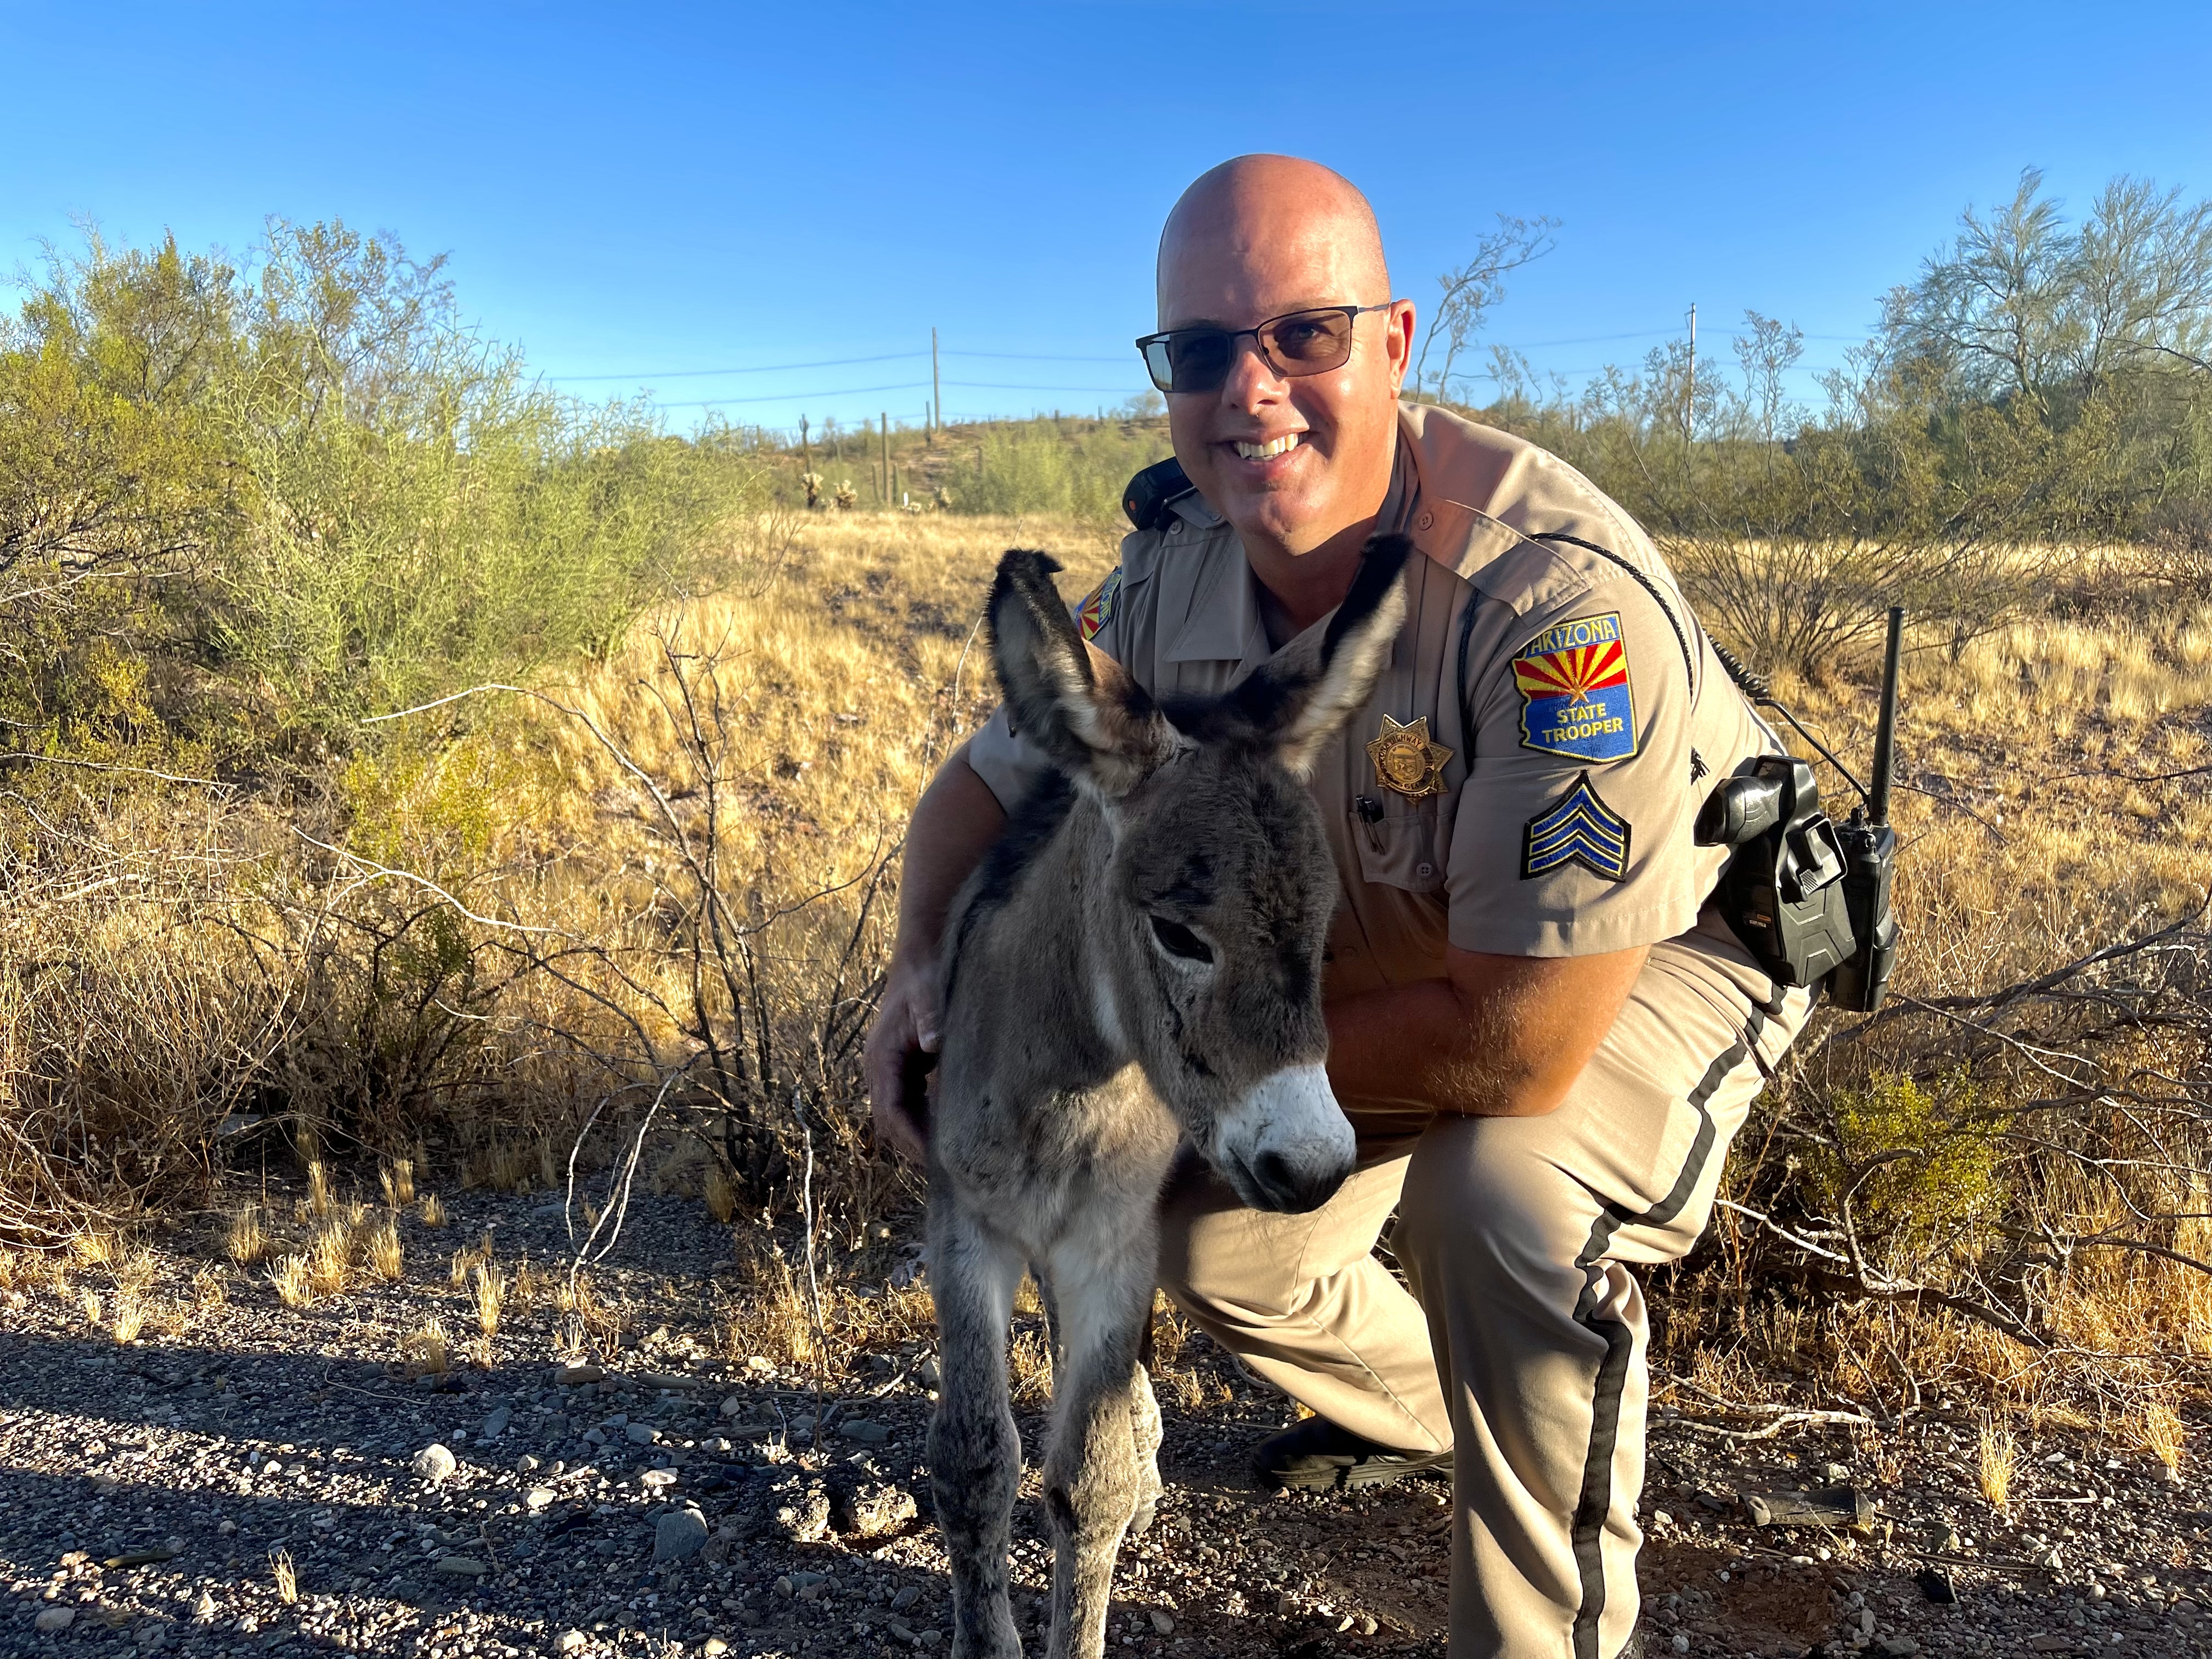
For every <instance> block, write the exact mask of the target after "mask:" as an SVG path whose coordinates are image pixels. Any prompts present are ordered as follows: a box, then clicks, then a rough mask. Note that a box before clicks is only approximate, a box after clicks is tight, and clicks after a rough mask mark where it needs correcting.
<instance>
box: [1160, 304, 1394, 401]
mask: <svg viewBox="0 0 2212 1659" xmlns="http://www.w3.org/2000/svg"><path fill="white" fill-rule="evenodd" d="M1389 308H1390V307H1389V304H1387V303H1386V304H1383V305H1379V306H1322V307H1319V308H1317V309H1316V310H1313V311H1293V312H1289V313H1285V315H1283V316H1280V317H1270V318H1269V319H1267V321H1266V322H1264V323H1261V324H1259V325H1257V326H1256V327H1253V328H1173V329H1170V330H1169V331H1167V332H1166V333H1164V334H1147V335H1146V336H1145V337H1144V338H1143V339H1141V340H1139V341H1138V342H1137V349H1138V350H1139V351H1141V352H1143V353H1144V354H1145V368H1146V369H1147V370H1148V371H1149V372H1150V373H1151V374H1152V384H1153V385H1154V386H1158V387H1159V389H1160V390H1161V391H1163V392H1218V391H1220V390H1221V386H1222V383H1223V382H1224V381H1225V380H1228V378H1229V374H1230V371H1231V369H1233V368H1236V367H1237V357H1238V356H1240V355H1241V354H1240V353H1239V352H1238V350H1237V342H1238V341H1239V340H1243V339H1249V340H1250V341H1251V342H1252V344H1253V349H1255V350H1256V351H1258V352H1259V354H1260V361H1261V362H1263V363H1265V364H1267V367H1268V368H1269V369H1271V370H1272V371H1273V373H1275V374H1279V375H1281V376H1283V377H1285V379H1291V378H1295V377H1297V376H1298V375H1301V374H1328V372H1329V370H1331V369H1333V368H1343V367H1344V366H1345V364H1346V362H1349V361H1350V360H1351V357H1352V319H1354V318H1356V317H1358V316H1359V315H1360V314H1361V313H1364V312H1370V311H1388V310H1389Z"/></svg>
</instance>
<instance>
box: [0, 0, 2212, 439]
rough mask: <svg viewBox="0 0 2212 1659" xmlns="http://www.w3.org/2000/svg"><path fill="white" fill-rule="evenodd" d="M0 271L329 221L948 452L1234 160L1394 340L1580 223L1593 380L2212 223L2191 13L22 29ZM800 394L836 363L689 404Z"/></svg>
mask: <svg viewBox="0 0 2212 1659" xmlns="http://www.w3.org/2000/svg"><path fill="white" fill-rule="evenodd" d="M1785 14H1786V15H1785ZM0 64H8V65H9V75H8V77H7V79H8V82H9V96H8V98H7V99H6V100H5V101H4V102H0V272H4V271H9V270H13V269H15V267H16V266H17V265H19V264H27V263H28V262H30V261H32V260H33V259H35V258H36V257H37V253H38V249H39V244H40V240H41V239H44V238H58V239H63V240H67V239H68V238H70V236H72V235H73V234H74V233H73V232H72V230H71V222H72V218H73V216H90V217H91V218H94V219H95V220H97V221H98V222H100V225H101V226H102V227H103V228H104V229H105V230H106V232H107V233H108V234H110V235H111V237H113V238H116V239H122V240H141V241H143V240H149V239H151V238H153V237H155V236H157V235H159V234H161V231H162V230H163V229H164V228H168V229H173V231H174V232H175V233H176V234H177V235H178V237H179V240H182V241H183V242H185V244H187V245H190V246H209V245H221V246H225V247H228V248H229V249H230V250H232V251H233V252H244V251H245V250H246V249H248V248H249V247H250V246H252V242H253V240H254V239H255V237H256V235H257V234H258V230H259V227H260V224H261V221H262V218H263V216H264V215H266V214H270V213H280V214H284V215H287V216H292V217H295V218H300V219H315V218H321V217H329V216H339V217H343V218H344V219H345V220H347V221H349V222H352V223H355V224H356V225H359V226H362V227H364V228H389V229H392V230H393V231H396V232H398V234H399V235H400V236H401V237H402V239H403V240H404V241H405V243H406V244H407V246H409V247H410V249H411V250H413V251H415V252H418V253H428V252H448V253H450V254H451V256H452V267H451V269H452V272H453V276H454V278H455V281H456V283H457V284H458V288H459V295H460V298H461V301H462V305H463V307H464V309H465V311H466V312H467V313H469V314H470V315H471V317H472V318H474V319H476V320H477V322H478V323H479V324H480V325H482V327H483V329H484V330H485V331H487V332H488V333H489V334H492V335H494V336H496V337H500V338H502V339H507V340H510V341H513V342H515V343H519V344H520V345H521V346H522V347H523V348H524V349H526V352H527V353H528V355H529V357H530V360H531V362H532V363H533V364H534V365H535V366H536V367H537V368H538V369H540V370H541V371H542V372H544V374H548V375H549V376H552V377H555V378H556V379H557V380H559V381H560V383H561V384H562V385H563V386H567V387H568V388H570V389H572V390H574V391H576V392H580V393H585V394H591V395H609V394H612V393H616V392H635V391H636V390H638V389H640V388H641V387H642V388H648V389H650V390H651V392H653V395H654V397H655V398H656V399H657V400H659V401H660V402H661V403H663V404H665V405H666V406H667V407H668V409H669V419H670V421H671V423H672V424H674V425H677V426H678V427H679V428H681V427H688V426H689V425H690V423H691V422H692V421H693V420H695V419H696V418H697V416H698V415H699V413H700V412H701V410H702V407H703V406H705V405H707V404H714V405H715V406H718V407H720V409H722V410H724V411H725V412H726V414H727V415H728V416H730V417H732V418H733V419H737V420H740V421H744V422H762V423H765V424H769V425H774V426H790V425H793V424H795V423H796V422H797V419H798V417H799V414H800V413H801V412H802V411H804V412H805V413H807V414H809V415H811V416H812V417H813V419H814V420H815V421H816V422H817V423H818V422H820V420H821V419H822V418H823V416H829V415H835V416H837V417H839V418H840V419H841V420H843V421H845V422H852V421H854V420H857V419H862V418H872V417H873V416H875V414H876V413H877V411H878V410H890V412H891V415H892V417H893V418H894V419H895V420H897V419H902V418H904V419H910V420H918V419H919V418H920V416H921V410H922V406H923V404H924V401H925V400H926V399H927V398H928V396H929V392H928V390H927V386H921V385H918V384H916V383H919V382H926V381H927V379H928V363H927V357H926V356H892V355H891V354H900V353H906V354H913V353H921V352H926V351H927V346H928V343H929V331H930V329H931V327H932V326H933V325H934V326H936V327H937V328H938V329H939V333H940V338H941V340H942V343H943V345H944V348H945V353H946V355H945V358H944V360H943V361H944V375H945V381H946V382H947V386H946V389H945V404H946V412H947V414H949V415H950V416H951V417H953V418H955V419H958V418H961V417H963V416H975V415H983V414H994V413H1020V412H1025V411H1027V410H1031V409H1051V408H1054V407H1060V408H1064V409H1069V410H1090V409H1092V408H1095V407H1097V406H1099V405H1101V404H1115V403H1117V402H1119V401H1120V400H1121V398H1125V397H1127V396H1128V395H1130V394H1131V393H1133V392H1138V391H1140V390H1141V389H1143V387H1144V386H1145V381H1144V380H1143V378H1142V374H1141V371H1140V370H1139V367H1138V365H1137V362H1136V359H1135V356H1134V354H1133V352H1132V351H1131V350H1130V349H1129V341H1130V339H1131V338H1132V337H1133V336H1135V335H1136V334H1138V333H1139V332H1141V331H1144V330H1146V329H1147V328H1149V327H1150V326H1151V325H1152V311H1151V301H1152V290H1151V262H1152V246H1153V240H1154V238H1155V236H1156V234H1157V231H1158V224H1159V222H1160V219H1161V217H1162V216H1163V215H1164V213H1165V211H1166V210H1167V208H1168V206H1169V204H1170V203H1171V202H1172V201H1173V200H1174V198H1175V197H1176V194H1177V192H1178V191H1180V190H1181V189H1182V185H1184V184H1185V183H1186V182H1188V179H1190V178H1191V177H1192V176H1193V175H1194V174H1195V173H1198V172H1200V171H1201V170H1202V169H1204V168H1205V167H1207V166H1210V165H1211V164H1212V163H1213V162H1215V161H1219V160H1221V159H1222V158H1223V157H1225V156H1227V155H1234V154H1237V153H1238V152H1240V151H1244V150H1253V149H1279V150H1287V151H1291V152H1294V153H1297V154H1301V155H1311V156H1314V157H1316V158H1317V159H1319V160H1322V161H1327V162H1328V163H1329V164H1330V165H1332V166H1334V167H1337V168H1339V169H1340V171H1342V172H1344V173H1346V174H1347V175H1349V176H1350V177H1351V178H1352V179H1353V180H1354V182H1356V183H1358V185H1361V186H1362V187H1363V188H1364V189H1365V190H1366V191H1367V192H1368V193H1369V195H1370V197H1371V198H1372V199H1373V200H1374V202H1375V204H1376V209H1377V211H1378V212H1379V214H1380V216H1381V218H1382V222H1383V233H1384V237H1385V240H1386V243H1387V246H1388V247H1389V253H1390V256H1391V264H1392V266H1393V270H1394V272H1395V276H1396V282H1397V286H1398V289H1399V291H1400V292H1401V294H1405V295H1410V296H1411V297H1412V298H1413V299H1414V300H1415V301H1421V302H1425V301H1428V300H1429V299H1430V298H1431V296H1432V295H1433V293H1434V289H1435V277H1436V274H1437V272H1438V271H1440V270H1443V268H1445V267H1446V266H1447V265H1449V264H1454V263H1456V262H1457V261H1458V260H1459V259H1461V258H1464V257H1465V255H1466V253H1467V252H1468V251H1469V250H1470V249H1471V248H1472V247H1473V246H1474V242H1475V240H1477V238H1478V237H1479V236H1480V234H1481V233H1482V232H1483V231H1484V230H1485V229H1486V228H1488V227H1489V226H1490V225H1491V224H1492V216H1493V215H1494V214H1497V213H1499V212H1506V213H1516V214H1524V215H1536V214H1546V213H1548V214H1551V215H1553V216H1556V217H1558V218H1559V219H1560V220H1561V221H1562V222H1563V228H1562V229H1561V231H1560V233H1559V251H1558V252H1556V253H1554V254H1553V255H1552V256H1551V257H1550V258H1548V259H1547V260H1545V261H1544V262H1543V263H1541V264H1539V265H1536V266H1534V267H1532V268H1531V269H1530V270H1528V271H1527V272H1525V273H1523V274H1522V277H1521V279H1520V280H1519V281H1518V282H1517V283H1516V285H1515V287H1514V289H1513V290H1512V291H1511V293H1510V296H1509V298H1508V300H1507V301H1506V303H1505V305H1504V307H1503V309H1502V310H1501V311H1500V312H1499V313H1498V316H1497V319H1496V321H1495V324H1494V325H1493V328H1492V337H1494V338H1497V339H1499V340H1502V341H1504V342H1507V343H1515V344H1521V345H1524V346H1527V347H1528V355H1529V356H1530V357H1531V359H1532V360H1533V361H1534V362H1535V364H1536V365H1537V367H1538V368H1540V369H1546V370H1556V371H1559V372H1560V373H1563V374H1567V375H1568V376H1569V378H1570V379H1571V380H1580V379H1581V378H1582V376H1583V374H1584V373H1585V372H1587V371H1589V370H1590V369H1593V368H1596V367H1598V366H1599V365H1601V364H1602V363H1604V362H1607V361H1620V362H1628V361H1632V360H1634V359H1636V358H1638V357H1639V356H1641V354H1642V352H1643V351H1644V349H1647V348H1648V347H1649V346H1650V345H1651V344H1654V343H1656V342H1657V341H1658V340H1659V339H1660V338H1661V337H1663V336H1664V335H1665V334H1666V333H1667V332H1668V331H1672V330H1678V329H1679V328H1680V325H1681V320H1682V316H1683V313H1684V312H1685V310H1686V308H1687V307H1688V306H1689V305H1690V304H1691V303H1692V301H1695V302H1696V303H1697V305H1698V307H1699V318H1700V332H1701V343H1702V341H1703V340H1705V339H1713V337H1714V336H1715V335H1716V334H1717V333H1724V332H1725V331H1726V329H1727V328H1728V327H1729V325H1731V324H1732V323H1734V322H1735V320H1736V319H1740V318H1741V314H1742V313H1743V311H1744V310H1745V308H1746V307H1758V308H1759V309H1760V310H1762V311H1765V312H1767V313H1772V314H1778V315H1780V316H1782V317H1783V318H1784V319H1788V320H1790V321H1792V322H1795V323H1796V324H1797V325H1799V326H1801V327H1802V328H1803V329H1804V330H1805V331H1807V333H1808V336H1811V337H1813V338H1812V339H1811V340H1810V341H1809V342H1808V354H1807V362H1808V364H1811V365H1820V364H1825V363H1830V362H1834V361H1836V357H1837V355H1838V354H1839V353H1841V352H1842V351H1843V350H1844V347H1845V342H1846V341H1847V340H1848V339H1850V338H1856V337H1861V336H1863V334H1864V332H1865V331H1866V330H1867V328H1868V327H1869V325H1870V323H1871V322H1872V320H1873V319H1874V317H1875V307H1876V303H1877V300H1878V297H1879V295H1881V293H1882V291H1883V290H1884V289H1886V288H1887V287H1888V286H1890V285H1891V284H1893V283H1897V282H1899V281H1901V280H1904V279H1905V278H1907V277H1909V276H1911V274H1912V272H1913V270H1914V269H1915V268H1916V266H1917V264H1918V262H1919V260H1920V259H1921V258H1923V256H1924V255H1925V254H1926V253H1927V252H1928V251H1929V249H1930V248H1931V247H1933V246H1935V245H1936V243H1937V242H1938V241H1940V240H1942V238H1943V237H1944V236H1945V234H1947V232H1948V228H1949V227H1950V226H1951V224H1952V222H1953V221H1954V218H1955V216H1956V215H1957V213H1958V211H1959V210H1960V207H1962V206H1963V205H1964V204H1966V203H1968V202H1969V201H1972V202H1977V203H1988V202H1990V201H1991V200H1993V199H1996V198H2000V197H2004V196H2007V195H2008V194H2009V193H2010V191H2011V189H2012V186H2013V183H2014V180H2015V178H2016V177H2017V175H2018V173H2019V172H2020V169H2021V167H2023V166H2026V165H2028V164H2031V163H2032V164H2034V165H2038V166H2040V167H2044V168H2045V169H2046V171H2047V173H2048V174H2049V178H2050V181H2051V186H2052V188H2053V189H2054V190H2055V191H2057V193H2059V194H2061V195H2062V196H2063V197H2066V198H2067V199H2068V200H2069V202H2072V203H2076V204H2079V203H2082V202H2085V201H2086V199H2087V197H2088V196H2089V194H2090V193H2091V192H2092V191H2093V190H2094V189H2095V187H2096V186H2097V185H2098V184H2100V182H2101V181H2102V180H2104V179H2106V177H2108V176H2110V175H2111V174H2112V173H2118V172H2132V173H2143V174H2148V175H2151V176H2153V177H2155V178H2157V179H2160V180H2161V181H2162V182H2165V183H2168V184H2177V185H2182V186H2184V187H2185V189H2186V190H2187V191H2189V192H2190V193H2191V195H2192V196H2202V195H2205V194H2212V96H2208V95H2207V94H2206V92H2205V88H2207V87H2208V86H2212V7H2208V6H2206V5H2205V4H2203V0H2197V3H2194V4H2152V3H2143V4H2126V3H2106V4H2105V5H2101V6H2096V7H2091V6H2087V5H2082V4H2080V3H2078V0H2077V3H2075V4H2072V5H2069V6H2057V5H2042V4H2021V3H2015V4H2007V5H2002V6H1996V5H1974V6H1965V5H1943V4H1940V3H1920V4H1913V5H1864V6H1850V7H1843V6H1828V7H1819V8H1814V7H1788V8H1784V7H1781V6H1777V5H1774V4H1772V3H1771V0H1770V3H1767V4H1764V5H1759V6H1751V5H1742V6H1720V5H1708V6H1699V7H1693V8H1692V7H1668V8H1659V7H1651V6H1613V7H1607V6H1587V5H1585V6H1558V7H1552V6H1541V5H1528V4H1523V5H1516V6H1511V7H1507V6H1502V5H1490V4H1485V5H1464V6H1453V5H1449V4H1433V3H1432V4H1422V5H1398V4H1390V3H1383V4H1374V5H1364V6H1361V5H1345V4H1342V3H1334V4H1328V5H1322V4H1311V3H1307V0H1279V3H1277V4H1275V5H1273V6H1269V7H1265V8H1255V7H1251V6H1226V5H1216V4H1177V5H1164V4H1161V5H1153V4H1104V3H1097V4H1091V3H1053V0H1040V3H1031V4H1028V5H1024V6H1004V7H998V6H994V7H976V6H960V5H947V4H939V5H935V6H930V7H926V8H925V7H918V6H908V7H884V6H876V5H856V4H842V5H834V6H830V5H815V6H790V5H779V6H775V7H760V6H727V5H725V6H720V7H711V8H710V7H692V6H680V5H663V6H659V7H629V8H621V9H617V8H613V7H597V8H589V9H586V8H580V7H565V6H540V7H531V8H520V7H518V8H512V9H500V8H491V7H485V6H476V5H469V4H465V3H448V4H443V5H439V6H428V5H417V4H414V3H406V0H391V3H384V4H380V5H376V6H359V5H346V4H327V5H308V4H293V5H283V6H275V5H270V6H260V5H245V4H232V5H199V6H191V7H185V6H177V5H173V4H172V5H163V6H137V5H130V4H116V3H103V4H101V5H98V6H88V5H84V4H82V3H71V4H17V3H12V0H0ZM1621 336H1626V338H1620V337H1621ZM1593 337H1597V338H1593ZM1713 343H1714V344H1715V345H1716V346H1718V345H1720V344H1721V342H1720V341H1719V340H1717V339H1713ZM983 353H996V354H1001V355H998V356H981V355H976V354H983ZM853 358H884V359H886V360H885V361H878V362H843V363H838V362H835V360H839V359H853ZM782 364H806V365H823V366H820V367H806V368H792V369H784V370H779V371H777V372H774V373H748V374H690V373H681V374H679V373H678V372H679V371H695V370H708V369H714V370H724V369H736V368H759V367H763V366H775V365H782ZM584 377H606V378H584ZM878 388H884V389H878Z"/></svg>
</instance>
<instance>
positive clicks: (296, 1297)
mask: <svg viewBox="0 0 2212 1659" xmlns="http://www.w3.org/2000/svg"><path fill="white" fill-rule="evenodd" d="M268 1278H269V1283H270V1285H271V1286H272V1287H273V1288H274V1289H275V1291H276V1299H277V1300H278V1301H279V1302H282V1303H283V1304H284V1305H285V1306H286V1307H288V1308H306V1307H311V1306H313V1304H314V1300H315V1291H314V1274H313V1268H312V1267H310V1266H309V1265H308V1261H307V1257H306V1256H304V1255H288V1256H285V1257H283V1259H282V1260H280V1261H277V1263H276V1265H275V1266H274V1267H270V1269H269V1273H268Z"/></svg>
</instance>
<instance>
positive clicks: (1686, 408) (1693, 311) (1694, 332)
mask: <svg viewBox="0 0 2212 1659" xmlns="http://www.w3.org/2000/svg"><path fill="white" fill-rule="evenodd" d="M1697 418H1698V302H1697V301H1695V300H1692V301H1690V396H1689V399H1688V401H1686V403H1684V404H1683V405H1682V441H1683V442H1684V443H1688V442H1689V441H1690V439H1691V436H1692V431H1691V428H1692V426H1693V425H1694V424H1695V422H1696V421H1697Z"/></svg>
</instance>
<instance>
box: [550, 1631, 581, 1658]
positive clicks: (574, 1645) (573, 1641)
mask: <svg viewBox="0 0 2212 1659" xmlns="http://www.w3.org/2000/svg"><path fill="white" fill-rule="evenodd" d="M586 1639H588V1638H586V1636H585V1635H584V1632H581V1631H580V1630H564V1631H562V1632H561V1639H560V1640H559V1641H557V1642H556V1643H554V1644H553V1645H554V1646H555V1647H556V1648H557V1649H559V1650H561V1651H562V1653H574V1652H577V1651H579V1650H580V1649H581V1648H582V1647H583V1645H584V1643H585V1642H586Z"/></svg>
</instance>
